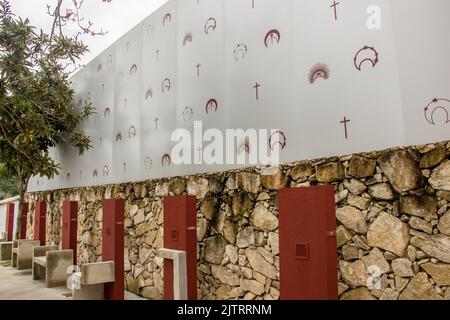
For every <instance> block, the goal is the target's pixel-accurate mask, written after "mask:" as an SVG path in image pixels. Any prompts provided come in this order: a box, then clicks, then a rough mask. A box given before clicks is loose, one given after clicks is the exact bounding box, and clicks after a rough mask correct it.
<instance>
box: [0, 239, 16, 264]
mask: <svg viewBox="0 0 450 320" xmlns="http://www.w3.org/2000/svg"><path fill="white" fill-rule="evenodd" d="M12 247H13V243H12V241H11V242H0V261H8V260H9V261H11V255H12Z"/></svg>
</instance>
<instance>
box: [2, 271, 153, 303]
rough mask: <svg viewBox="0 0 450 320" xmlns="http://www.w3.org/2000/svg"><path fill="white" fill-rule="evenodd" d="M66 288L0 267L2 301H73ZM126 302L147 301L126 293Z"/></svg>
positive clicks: (28, 274)
mask: <svg viewBox="0 0 450 320" xmlns="http://www.w3.org/2000/svg"><path fill="white" fill-rule="evenodd" d="M71 296H72V294H71V291H70V290H69V289H67V288H66V287H56V288H46V287H45V284H44V281H40V280H33V278H32V276H31V269H30V270H20V271H18V270H17V269H14V268H11V267H2V266H0V300H71V299H72V297H71ZM125 300H146V299H144V298H141V297H139V296H137V295H135V294H132V293H130V292H127V291H125Z"/></svg>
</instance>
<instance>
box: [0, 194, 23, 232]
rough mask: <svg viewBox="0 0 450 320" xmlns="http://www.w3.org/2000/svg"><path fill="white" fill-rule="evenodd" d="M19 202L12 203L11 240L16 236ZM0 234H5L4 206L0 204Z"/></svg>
mask: <svg viewBox="0 0 450 320" xmlns="http://www.w3.org/2000/svg"><path fill="white" fill-rule="evenodd" d="M18 206H19V202H18V201H15V202H14V233H13V238H15V236H16V230H17V222H16V219H17V210H18ZM0 232H6V204H0Z"/></svg>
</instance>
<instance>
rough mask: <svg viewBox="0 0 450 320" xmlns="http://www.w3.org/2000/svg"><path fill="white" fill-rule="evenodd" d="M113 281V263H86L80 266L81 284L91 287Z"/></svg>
mask: <svg viewBox="0 0 450 320" xmlns="http://www.w3.org/2000/svg"><path fill="white" fill-rule="evenodd" d="M114 281H115V263H114V262H113V261H106V262H97V263H86V264H83V265H82V266H81V284H82V285H93V284H99V283H108V282H114Z"/></svg>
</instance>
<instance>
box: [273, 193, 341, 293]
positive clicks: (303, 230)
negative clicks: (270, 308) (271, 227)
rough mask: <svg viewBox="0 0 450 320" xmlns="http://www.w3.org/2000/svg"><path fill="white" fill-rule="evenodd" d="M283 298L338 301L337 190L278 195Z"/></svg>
mask: <svg viewBox="0 0 450 320" xmlns="http://www.w3.org/2000/svg"><path fill="white" fill-rule="evenodd" d="M279 208H280V212H279V219H280V298H281V299H282V300H336V299H337V298H338V294H337V282H338V280H337V250H336V212H335V204H334V186H332V185H327V186H317V187H308V188H288V189H282V190H280V191H279Z"/></svg>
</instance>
